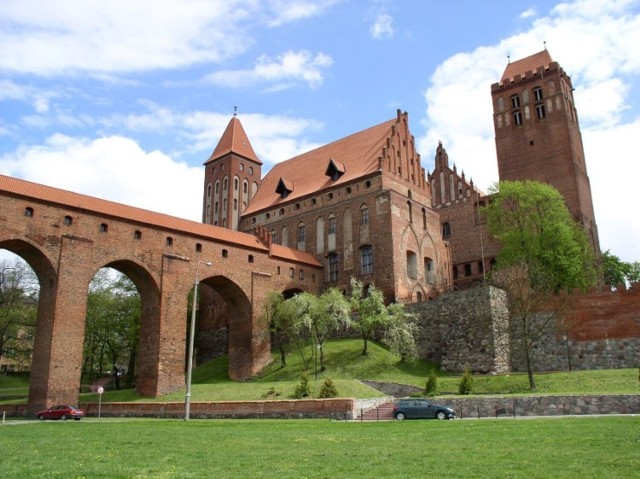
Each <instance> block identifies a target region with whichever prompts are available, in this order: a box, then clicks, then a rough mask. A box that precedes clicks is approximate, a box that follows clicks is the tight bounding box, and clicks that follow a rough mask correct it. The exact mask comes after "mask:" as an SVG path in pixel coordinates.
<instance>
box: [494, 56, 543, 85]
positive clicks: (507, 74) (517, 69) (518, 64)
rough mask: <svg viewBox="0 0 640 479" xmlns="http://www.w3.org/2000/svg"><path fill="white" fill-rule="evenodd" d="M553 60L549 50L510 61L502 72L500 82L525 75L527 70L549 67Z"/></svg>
mask: <svg viewBox="0 0 640 479" xmlns="http://www.w3.org/2000/svg"><path fill="white" fill-rule="evenodd" d="M552 62H553V59H552V58H551V55H550V54H549V52H548V51H547V50H542V51H541V52H538V53H534V54H533V55H531V56H528V57H525V58H522V59H520V60H517V61H515V62H513V63H509V64H508V65H507V68H505V70H504V73H503V74H502V78H501V79H500V82H504V81H505V80H509V79H511V78H515V76H516V75H524V74H525V73H526V72H530V71H536V70H537V69H538V68H540V67H547V66H548V65H549V64H550V63H552Z"/></svg>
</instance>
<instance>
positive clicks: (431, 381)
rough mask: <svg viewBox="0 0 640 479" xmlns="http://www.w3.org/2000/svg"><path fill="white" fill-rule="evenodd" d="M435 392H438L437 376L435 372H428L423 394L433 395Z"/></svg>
mask: <svg viewBox="0 0 640 479" xmlns="http://www.w3.org/2000/svg"><path fill="white" fill-rule="evenodd" d="M436 394H438V377H437V376H436V375H435V373H433V372H432V373H431V374H429V377H427V384H426V386H425V388H424V395H425V396H435V395H436Z"/></svg>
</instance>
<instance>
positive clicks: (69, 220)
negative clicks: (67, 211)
mask: <svg viewBox="0 0 640 479" xmlns="http://www.w3.org/2000/svg"><path fill="white" fill-rule="evenodd" d="M72 223H73V218H72V217H71V216H68V215H67V216H65V217H64V224H65V225H70V224H72Z"/></svg>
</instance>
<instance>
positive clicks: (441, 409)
mask: <svg viewBox="0 0 640 479" xmlns="http://www.w3.org/2000/svg"><path fill="white" fill-rule="evenodd" d="M393 417H395V418H396V419H397V420H398V421H402V420H404V419H455V417H456V412H455V411H454V410H453V409H452V408H450V407H447V406H442V405H441V404H435V403H432V402H431V401H427V400H426V399H417V398H411V399H400V400H398V401H397V402H396V403H395V405H394V406H393Z"/></svg>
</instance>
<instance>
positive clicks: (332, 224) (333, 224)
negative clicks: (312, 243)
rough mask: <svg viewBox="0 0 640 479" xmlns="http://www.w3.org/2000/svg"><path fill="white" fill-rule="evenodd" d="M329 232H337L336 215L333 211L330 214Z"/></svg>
mask: <svg viewBox="0 0 640 479" xmlns="http://www.w3.org/2000/svg"><path fill="white" fill-rule="evenodd" d="M329 234H330V235H331V234H336V217H335V216H334V215H333V213H332V214H330V215H329Z"/></svg>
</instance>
